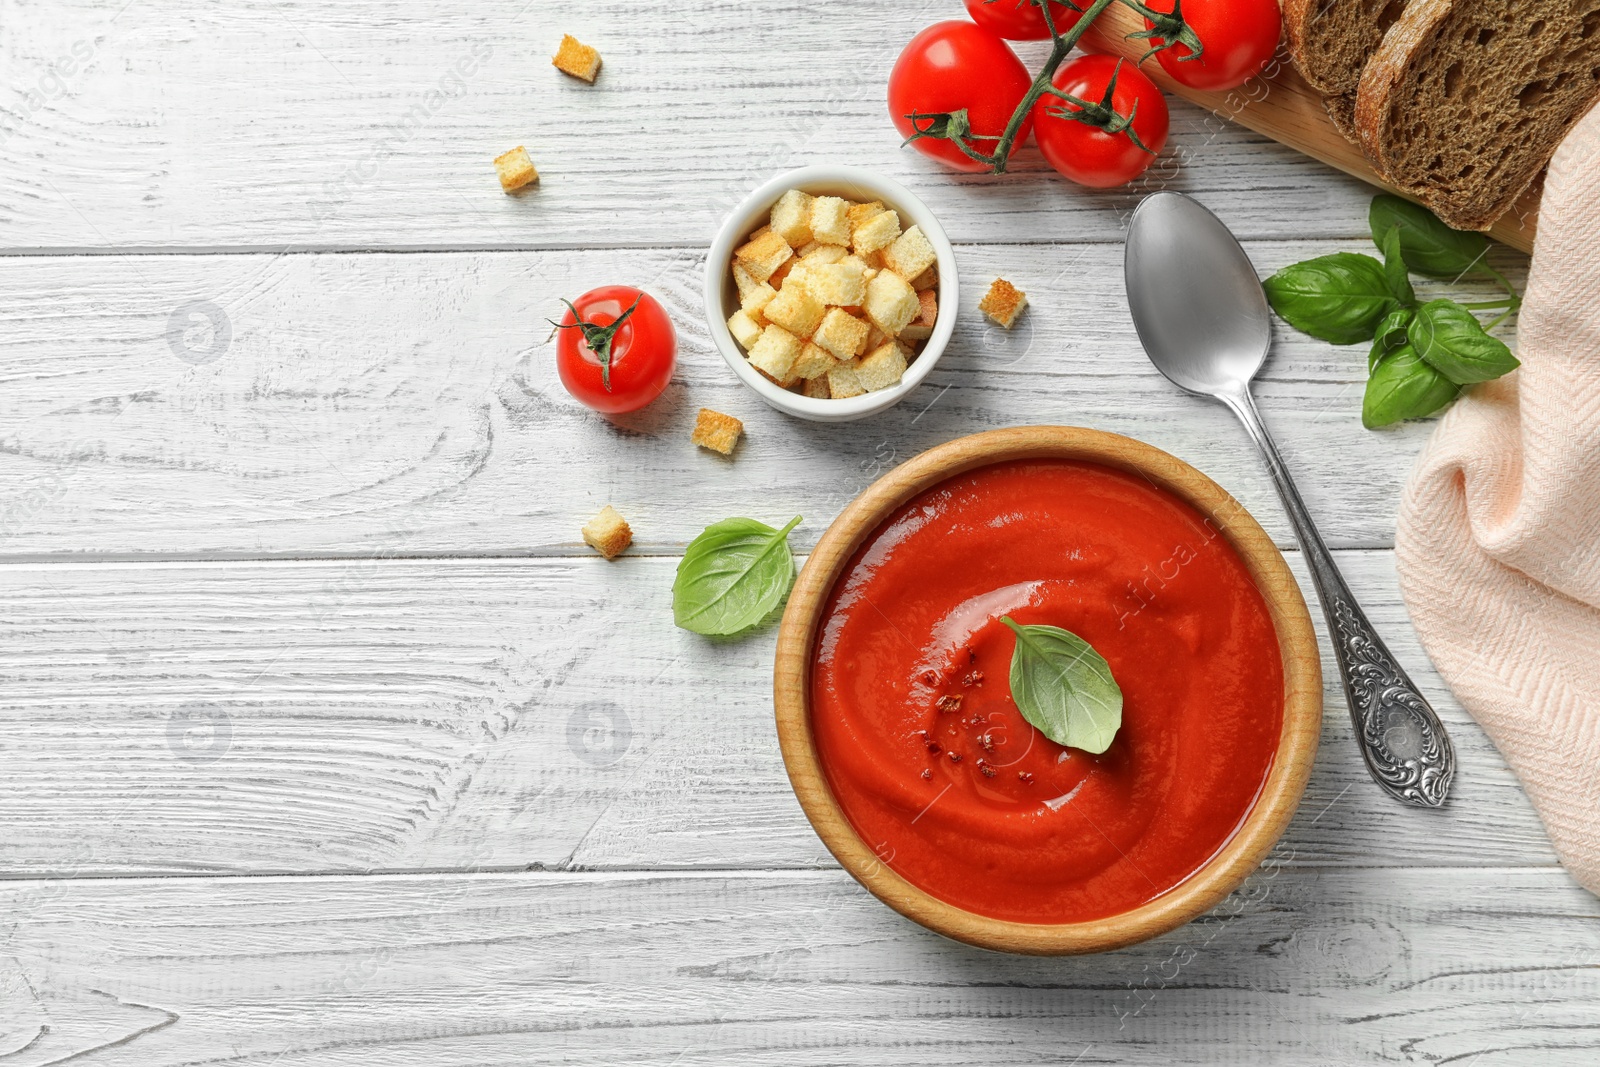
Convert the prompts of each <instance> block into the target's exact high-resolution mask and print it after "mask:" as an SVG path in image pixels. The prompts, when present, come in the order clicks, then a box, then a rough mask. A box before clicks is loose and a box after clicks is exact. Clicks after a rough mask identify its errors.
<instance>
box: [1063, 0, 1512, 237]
mask: <svg viewBox="0 0 1600 1067" xmlns="http://www.w3.org/2000/svg"><path fill="white" fill-rule="evenodd" d="M1144 28H1145V27H1144V20H1143V19H1142V18H1141V17H1140V16H1139V15H1137V14H1135V13H1134V12H1133V11H1131V10H1130V9H1128V8H1125V7H1122V6H1113V7H1111V8H1110V9H1109V10H1107V11H1106V13H1105V14H1104V15H1103V16H1102V17H1101V18H1100V19H1099V20H1097V21H1096V23H1095V26H1094V28H1093V30H1091V31H1090V32H1089V33H1088V34H1086V35H1085V38H1084V41H1085V44H1088V45H1090V46H1092V47H1094V48H1097V49H1099V50H1101V51H1109V52H1113V53H1116V54H1118V55H1122V56H1125V57H1127V58H1128V59H1131V60H1135V61H1137V60H1139V59H1140V58H1141V57H1143V56H1144V55H1145V53H1146V52H1148V51H1149V47H1150V45H1149V42H1148V41H1141V40H1136V39H1133V38H1131V37H1130V36H1129V35H1130V34H1134V33H1138V32H1140V31H1142V30H1143V29H1144ZM1142 69H1143V70H1144V71H1145V72H1146V73H1147V74H1149V75H1150V77H1151V78H1152V79H1153V80H1154V81H1155V82H1156V84H1158V85H1160V86H1161V87H1162V88H1163V89H1165V90H1166V91H1167V92H1169V93H1176V94H1177V95H1179V96H1181V97H1183V98H1184V99H1186V100H1189V101H1190V102H1192V103H1194V104H1196V105H1197V106H1199V107H1202V108H1205V109H1206V110H1208V111H1210V112H1211V113H1212V114H1214V115H1217V116H1220V117H1221V118H1224V119H1228V120H1230V121H1233V122H1238V123H1241V124H1243V125H1245V126H1248V127H1249V128H1250V129H1252V130H1255V131H1256V132H1257V133H1264V134H1266V135H1267V136H1268V137H1271V138H1272V139H1273V140H1275V141H1278V142H1281V143H1282V144H1286V145H1288V146H1289V147H1291V148H1293V149H1295V150H1296V151H1300V152H1304V153H1305V154H1306V155H1308V156H1311V157H1312V158H1313V159H1318V160H1321V161H1322V162H1324V163H1328V164H1330V165H1332V166H1335V167H1338V168H1339V169H1340V170H1341V171H1343V172H1344V173H1346V174H1349V175H1353V176H1354V177H1357V178H1360V179H1361V180H1362V181H1364V182H1367V183H1368V184H1370V185H1375V186H1377V187H1378V188H1380V189H1387V190H1389V191H1390V192H1402V191H1401V190H1398V189H1396V188H1395V187H1394V186H1392V185H1390V184H1389V183H1388V182H1386V181H1384V180H1383V179H1382V178H1381V177H1379V176H1378V174H1377V173H1376V172H1375V171H1374V170H1373V169H1372V165H1371V164H1370V163H1368V162H1367V158H1366V156H1365V155H1363V154H1362V151H1361V148H1360V146H1358V145H1355V144H1353V143H1351V142H1350V141H1348V140H1346V139H1345V137H1344V134H1342V133H1340V132H1339V129H1338V127H1336V126H1334V124H1333V120H1331V119H1330V118H1328V112H1327V109H1326V108H1325V107H1324V106H1323V102H1322V94H1321V93H1319V92H1317V91H1316V90H1315V89H1313V88H1311V86H1309V85H1307V84H1306V83H1305V81H1303V80H1302V79H1301V77H1300V75H1299V72H1298V71H1296V70H1295V68H1294V66H1293V64H1292V63H1291V62H1290V60H1289V58H1288V49H1287V46H1284V47H1283V48H1282V49H1281V50H1280V52H1279V55H1278V58H1277V59H1276V60H1275V61H1274V62H1273V64H1272V65H1271V66H1269V67H1268V68H1267V70H1266V71H1265V72H1263V75H1262V76H1261V77H1257V78H1254V79H1252V80H1251V81H1249V82H1247V83H1246V84H1244V85H1242V86H1240V87H1239V88H1238V89H1234V90H1231V91H1229V92H1225V93H1208V92H1201V91H1200V90H1197V89H1191V88H1190V87H1189V86H1187V85H1184V84H1182V83H1180V82H1178V81H1176V80H1174V79H1173V78H1171V77H1169V76H1168V75H1167V74H1166V72H1165V71H1164V70H1163V69H1162V68H1161V66H1160V65H1159V64H1157V63H1153V62H1152V63H1146V64H1144V66H1143V68H1142ZM1178 152H1179V155H1180V158H1184V157H1183V153H1182V149H1181V148H1180V149H1178ZM1402 195H1404V196H1407V197H1409V198H1410V199H1413V200H1415V199H1416V197H1414V196H1411V195H1410V194H1409V193H1403V192H1402ZM1538 222H1539V188H1538V186H1537V185H1536V186H1535V187H1534V188H1533V189H1531V190H1529V191H1528V192H1527V193H1525V194H1523V196H1522V197H1521V198H1520V199H1519V200H1518V201H1517V202H1516V203H1515V204H1514V205H1512V207H1511V209H1510V210H1509V211H1508V212H1507V213H1506V214H1505V215H1503V216H1501V218H1500V219H1498V220H1497V221H1496V222H1495V224H1494V226H1493V227H1492V228H1491V229H1490V231H1489V233H1490V236H1492V237H1495V238H1496V239H1498V240H1500V241H1503V242H1504V243H1506V244H1507V245H1510V246H1511V247H1512V248H1515V249H1518V250H1520V251H1523V252H1530V253H1531V252H1532V251H1533V237H1534V231H1535V230H1536V229H1537V227H1538Z"/></svg>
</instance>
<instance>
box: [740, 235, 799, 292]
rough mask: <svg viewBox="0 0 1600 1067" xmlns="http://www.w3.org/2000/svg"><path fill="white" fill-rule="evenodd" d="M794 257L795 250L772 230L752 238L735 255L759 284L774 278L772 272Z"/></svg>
mask: <svg viewBox="0 0 1600 1067" xmlns="http://www.w3.org/2000/svg"><path fill="white" fill-rule="evenodd" d="M793 255H794V250H793V249H791V248H790V247H789V242H788V241H785V240H784V239H783V238H782V237H781V236H779V235H778V234H777V233H776V232H774V231H772V230H768V231H767V232H766V233H763V234H761V235H760V236H759V237H754V238H751V240H750V241H749V242H747V243H746V244H745V245H744V246H743V247H742V248H740V249H739V250H738V251H737V252H735V253H734V258H736V259H737V260H738V261H739V262H740V263H742V264H744V269H745V270H747V271H749V272H750V276H751V277H752V278H754V279H755V280H756V281H758V282H764V281H766V280H767V279H768V278H770V277H772V272H773V271H775V270H777V269H778V268H779V267H781V266H783V265H784V263H786V262H788V260H789V257H791V256H793Z"/></svg>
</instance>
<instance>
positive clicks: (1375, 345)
mask: <svg viewBox="0 0 1600 1067" xmlns="http://www.w3.org/2000/svg"><path fill="white" fill-rule="evenodd" d="M1414 314H1416V313H1415V312H1413V311H1412V310H1411V309H1410V308H1396V309H1395V310H1393V311H1391V312H1389V314H1387V315H1385V316H1384V317H1383V321H1382V322H1380V323H1378V329H1377V331H1376V332H1375V333H1374V334H1373V335H1372V351H1371V352H1370V353H1368V354H1367V373H1368V374H1371V373H1372V368H1374V367H1376V366H1377V365H1378V360H1380V359H1382V358H1383V357H1384V356H1387V355H1388V354H1389V353H1390V352H1393V351H1394V350H1395V349H1397V348H1399V347H1400V346H1401V345H1403V344H1405V343H1406V327H1407V326H1408V325H1410V323H1411V318H1412V316H1413V315H1414Z"/></svg>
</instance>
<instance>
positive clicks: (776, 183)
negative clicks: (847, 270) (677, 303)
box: [706, 166, 957, 422]
mask: <svg viewBox="0 0 1600 1067" xmlns="http://www.w3.org/2000/svg"><path fill="white" fill-rule="evenodd" d="M790 189H800V190H803V191H804V192H807V193H810V194H812V195H813V196H842V197H844V198H846V199H848V200H857V201H866V200H882V201H883V202H884V204H886V205H888V206H889V207H892V208H894V209H895V210H896V211H898V212H899V213H900V217H901V218H902V219H904V220H906V224H907V225H908V226H911V225H915V226H920V227H922V232H923V233H924V234H925V235H927V238H928V242H929V243H930V244H932V245H933V250H934V252H936V253H937V254H938V257H939V286H938V291H939V318H938V320H937V321H936V322H935V323H934V326H933V336H931V337H929V338H928V339H927V340H926V341H925V342H923V345H922V348H921V349H920V350H919V351H918V353H917V358H916V360H915V361H914V362H913V363H912V364H911V366H910V367H909V368H907V370H906V373H905V377H904V378H902V379H900V384H898V385H896V386H893V387H891V388H888V389H880V390H878V391H877V392H873V393H864V394H862V395H861V396H853V397H850V398H849V399H847V400H819V399H817V398H816V397H810V396H801V395H800V394H799V393H791V392H789V390H787V389H783V388H781V387H779V386H777V385H774V384H773V383H772V382H770V381H768V380H767V379H766V378H765V377H763V376H762V375H761V373H760V372H759V371H757V370H756V369H755V368H754V367H752V366H750V364H749V362H747V361H746V360H745V358H744V350H743V349H741V348H740V347H739V343H738V342H737V341H735V340H734V339H733V334H731V333H729V332H728V319H729V317H730V316H732V315H733V313H734V312H735V311H737V310H739V295H738V290H737V288H736V287H735V286H734V283H733V250H734V249H735V248H737V247H738V246H739V245H741V244H743V243H744V242H745V239H746V238H747V237H749V235H750V234H751V233H752V232H753V231H755V230H758V229H760V228H761V227H762V225H764V224H765V223H766V221H767V217H768V215H769V214H770V213H771V211H772V205H773V204H775V203H777V202H778V198H779V197H780V196H782V195H783V194H784V193H785V192H787V191H788V190H790ZM956 300H957V292H956V253H955V249H953V248H951V247H950V240H949V238H947V237H946V236H945V235H944V228H943V227H942V226H940V225H939V220H938V219H936V218H934V217H933V212H931V211H929V210H928V207H927V205H926V204H924V203H923V202H922V201H921V200H918V199H917V198H916V197H915V196H913V195H912V194H911V191H910V190H909V189H907V188H906V187H905V186H903V185H901V184H900V183H899V182H893V181H890V180H889V179H887V178H880V177H877V176H876V175H874V174H871V173H869V172H868V171H865V170H862V169H860V168H859V167H835V166H818V167H802V168H800V169H799V170H792V171H790V172H789V173H787V174H780V175H778V176H777V177H776V178H774V179H772V180H771V181H769V182H767V183H766V184H765V185H763V186H761V187H760V188H759V189H757V190H756V191H755V192H753V193H751V194H750V195H749V196H747V197H745V199H744V202H743V203H742V204H740V205H739V206H738V207H737V208H735V209H734V211H733V213H732V214H731V215H729V216H728V217H727V219H725V220H724V221H723V223H722V228H721V229H720V230H719V231H718V232H717V238H716V240H714V241H712V242H711V253H710V255H708V256H707V257H706V318H707V319H708V320H709V322H708V325H709V326H710V327H711V339H712V341H713V342H715V344H716V346H717V349H718V351H720V352H721V353H722V358H723V359H725V360H727V361H728V366H729V367H731V368H732V369H733V373H735V374H737V375H738V376H739V380H740V381H742V382H744V384H745V385H747V386H749V387H750V388H751V389H753V390H755V392H756V394H757V395H758V396H760V397H761V399H762V400H765V401H766V402H767V403H768V404H770V405H772V406H773V407H775V408H777V409H778V410H779V411H786V412H788V413H789V414H790V415H795V416H797V417H799V418H802V419H811V420H812V421H814V422H850V421H851V420H853V419H862V418H866V417H867V416H868V415H876V414H877V413H878V412H880V411H886V410H888V409H889V408H892V407H894V406H895V405H896V404H898V403H900V401H901V400H903V399H905V396H906V394H907V393H909V392H911V390H913V389H915V388H916V387H917V384H918V383H919V382H921V381H922V379H924V378H926V377H927V376H928V372H929V371H931V370H933V365H934V364H935V363H937V362H939V357H940V356H942V355H944V349H945V345H946V344H948V343H949V341H950V334H951V333H952V332H953V331H954V329H955V322H956V315H955V310H956Z"/></svg>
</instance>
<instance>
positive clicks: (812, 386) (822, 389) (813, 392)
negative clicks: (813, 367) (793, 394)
mask: <svg viewBox="0 0 1600 1067" xmlns="http://www.w3.org/2000/svg"><path fill="white" fill-rule="evenodd" d="M800 393H801V395H802V396H809V397H811V398H812V399H813V400H832V399H833V391H832V390H830V389H829V388H828V376H827V375H826V374H819V375H818V376H817V377H815V378H802V379H801V380H800Z"/></svg>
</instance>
